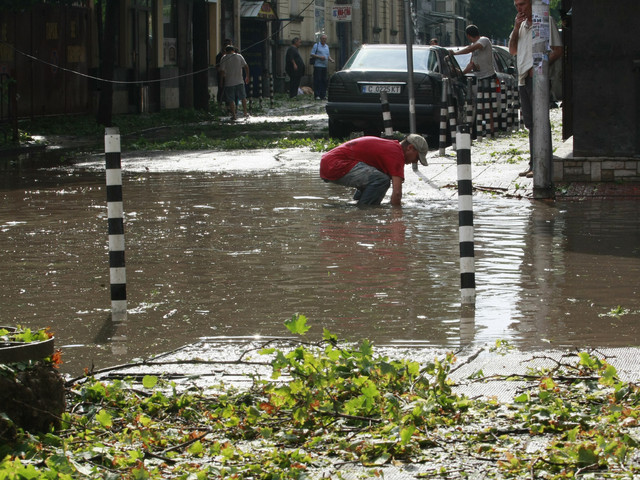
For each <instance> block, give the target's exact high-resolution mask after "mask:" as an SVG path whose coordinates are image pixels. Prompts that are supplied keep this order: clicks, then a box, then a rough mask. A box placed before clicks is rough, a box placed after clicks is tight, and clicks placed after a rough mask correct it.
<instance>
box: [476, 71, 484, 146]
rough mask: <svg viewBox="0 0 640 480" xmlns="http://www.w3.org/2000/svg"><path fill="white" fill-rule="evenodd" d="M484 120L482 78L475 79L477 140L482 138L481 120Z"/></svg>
mask: <svg viewBox="0 0 640 480" xmlns="http://www.w3.org/2000/svg"><path fill="white" fill-rule="evenodd" d="M483 120H484V90H483V89H482V80H478V79H476V140H478V141H479V142H481V141H482V139H483V138H484V130H483V128H482V127H483V124H482V121H483Z"/></svg>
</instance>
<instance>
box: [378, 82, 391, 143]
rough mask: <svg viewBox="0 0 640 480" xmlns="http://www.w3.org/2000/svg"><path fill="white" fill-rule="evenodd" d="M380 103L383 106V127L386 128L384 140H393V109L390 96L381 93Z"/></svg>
mask: <svg viewBox="0 0 640 480" xmlns="http://www.w3.org/2000/svg"><path fill="white" fill-rule="evenodd" d="M380 103H381V104H382V126H383V127H384V134H383V136H384V138H393V124H392V123H391V109H390V108H389V94H388V93H387V92H380Z"/></svg>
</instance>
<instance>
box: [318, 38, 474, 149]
mask: <svg viewBox="0 0 640 480" xmlns="http://www.w3.org/2000/svg"><path fill="white" fill-rule="evenodd" d="M412 48H413V85H414V92H415V93H414V95H415V116H416V130H417V133H424V134H428V135H437V134H438V129H439V124H440V103H441V98H442V84H443V82H442V80H443V78H445V77H448V78H449V79H451V84H452V86H453V91H454V98H455V103H456V108H457V112H458V114H460V113H461V112H463V110H464V109H463V105H464V101H465V93H466V88H467V86H466V78H465V76H464V75H463V74H462V70H461V69H460V66H459V65H458V63H457V62H456V60H455V58H454V57H453V56H451V55H449V52H448V50H447V49H445V48H442V47H438V46H426V45H413V46H412ZM407 72H408V68H407V50H406V46H405V45H404V44H402V45H381V44H378V45H362V47H360V48H359V49H358V50H357V51H356V52H354V53H353V55H352V56H351V57H350V58H349V60H348V61H347V63H346V64H345V65H344V67H343V69H342V70H340V71H338V72H336V73H335V74H334V75H332V76H331V78H330V80H329V88H328V99H327V100H328V101H327V106H326V109H327V114H328V115H329V135H330V136H332V137H346V136H348V135H349V134H350V133H351V132H356V131H363V132H364V133H365V135H380V133H381V132H382V131H383V121H382V105H381V102H380V93H381V92H383V91H385V92H387V93H388V98H389V109H390V112H391V121H392V124H393V129H394V130H396V131H401V132H406V133H409V127H410V121H409V95H408V88H407V79H408V74H407Z"/></svg>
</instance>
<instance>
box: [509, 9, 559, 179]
mask: <svg viewBox="0 0 640 480" xmlns="http://www.w3.org/2000/svg"><path fill="white" fill-rule="evenodd" d="M513 3H514V5H515V7H516V10H517V11H518V14H517V15H516V19H515V23H514V26H513V32H511V36H510V37H509V52H510V53H511V55H517V62H518V93H519V94H520V108H521V109H522V118H523V120H524V126H525V127H527V129H528V130H529V151H530V152H533V148H532V145H531V138H532V134H531V131H532V129H533V34H534V31H533V11H532V8H531V0H514V2H513ZM549 33H550V38H549V46H550V47H551V53H550V54H549V65H551V64H552V63H553V62H555V61H556V60H558V59H559V58H560V57H562V39H561V38H560V33H559V32H558V27H557V26H556V24H555V22H554V20H553V19H552V18H550V19H549ZM544 103H545V105H548V104H549V99H548V98H547V99H545V100H544ZM547 128H548V129H549V130H550V129H551V125H549V126H548V127H547ZM520 176H522V177H524V176H526V177H528V178H531V177H533V158H530V159H529V168H528V170H526V171H524V172H521V173H520Z"/></svg>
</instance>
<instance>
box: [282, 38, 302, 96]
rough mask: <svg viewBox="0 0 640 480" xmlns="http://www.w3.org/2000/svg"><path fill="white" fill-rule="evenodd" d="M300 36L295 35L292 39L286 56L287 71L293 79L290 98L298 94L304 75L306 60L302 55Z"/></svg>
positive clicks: (290, 86) (290, 84)
mask: <svg viewBox="0 0 640 480" xmlns="http://www.w3.org/2000/svg"><path fill="white" fill-rule="evenodd" d="M299 47H300V38H298V37H295V38H294V39H293V40H291V46H290V47H289V48H288V49H287V54H286V56H285V71H286V72H287V75H289V78H290V79H291V81H290V83H289V98H293V97H295V96H296V95H298V88H299V87H300V80H301V79H302V76H303V75H304V61H303V60H302V57H301V56H300V51H299V50H298V48H299Z"/></svg>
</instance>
